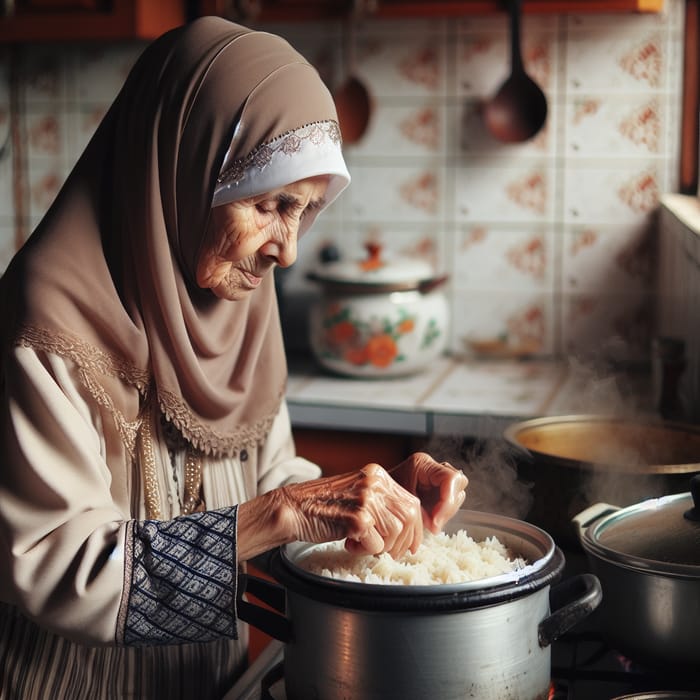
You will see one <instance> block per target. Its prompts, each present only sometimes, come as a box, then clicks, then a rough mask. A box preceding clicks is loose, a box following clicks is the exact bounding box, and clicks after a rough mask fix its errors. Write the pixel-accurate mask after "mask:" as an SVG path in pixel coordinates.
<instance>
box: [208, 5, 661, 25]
mask: <svg viewBox="0 0 700 700" xmlns="http://www.w3.org/2000/svg"><path fill="white" fill-rule="evenodd" d="M355 4H357V5H358V6H359V7H360V8H361V9H362V11H363V13H365V14H368V15H373V16H376V17H385V18H388V17H395V18H400V17H430V16H433V17H438V16H444V17H457V16H461V15H486V14H492V13H495V12H503V11H504V10H505V9H506V4H505V3H504V2H503V0H360V1H359V2H358V1H357V0H355V2H353V0H344V1H341V0H337V1H334V2H329V1H328V0H200V3H199V12H200V13H201V14H211V15H222V16H224V17H229V18H230V19H234V20H238V21H290V22H291V21H308V20H314V19H317V20H318V19H336V18H340V17H343V16H346V15H348V13H350V11H351V10H352V9H353V6H354V5H355ZM662 8H663V0H523V12H525V13H547V14H560V13H600V12H659V11H660V10H661V9H662Z"/></svg>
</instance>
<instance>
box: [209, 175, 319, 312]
mask: <svg viewBox="0 0 700 700" xmlns="http://www.w3.org/2000/svg"><path fill="white" fill-rule="evenodd" d="M329 179H330V178H329V176H327V175H319V176H317V177H310V178H307V179H305V180H299V181H298V182H293V183H292V184H291V185H286V186H285V187H281V188H280V189H277V190H273V191H272V192H266V193H265V194H261V195H257V196H255V197H250V198H249V199H243V200H239V201H237V202H231V203H229V204H222V205H221V206H218V207H214V208H213V209H212V212H211V217H210V219H209V228H208V229H207V233H206V236H205V240H204V246H203V248H202V252H201V253H200V256H199V261H198V263H197V284H198V285H199V286H200V287H202V288H203V289H211V291H212V292H213V293H214V294H215V295H216V296H217V297H219V298H221V299H228V300H229V301H236V300H238V299H243V298H245V297H246V296H247V295H248V294H250V293H251V292H252V291H253V290H254V289H256V288H257V287H258V286H259V285H260V283H261V282H262V279H263V277H265V275H266V274H268V272H270V270H272V269H273V268H274V266H275V265H279V266H280V267H288V266H289V265H291V264H292V263H293V262H294V261H295V260H296V257H297V233H298V231H299V226H300V224H301V221H302V219H303V217H304V216H305V215H307V214H308V213H310V212H311V211H313V210H314V209H320V208H321V207H322V206H323V203H324V199H323V198H324V196H325V194H326V189H327V187H328V182H329Z"/></svg>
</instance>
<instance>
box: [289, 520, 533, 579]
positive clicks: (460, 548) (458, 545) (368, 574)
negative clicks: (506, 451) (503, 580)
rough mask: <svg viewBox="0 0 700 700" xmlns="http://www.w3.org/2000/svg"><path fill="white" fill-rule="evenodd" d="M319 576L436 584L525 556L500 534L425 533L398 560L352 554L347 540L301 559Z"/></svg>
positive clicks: (520, 563)
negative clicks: (511, 549)
mask: <svg viewBox="0 0 700 700" xmlns="http://www.w3.org/2000/svg"><path fill="white" fill-rule="evenodd" d="M298 564H299V566H300V567H301V568H303V569H304V570H306V571H309V572H311V573H314V574H318V575H320V576H326V577H330V578H334V579H340V580H343V581H356V582H359V583H374V584H403V585H414V586H416V585H434V584H441V583H465V582H467V581H475V580H478V579H483V578H488V577H491V576H498V575H499V574H505V573H509V572H511V571H515V570H517V569H521V568H523V567H524V566H525V565H526V562H525V560H524V559H522V558H520V557H511V555H510V553H509V552H508V550H507V549H506V547H505V546H504V545H503V544H502V543H501V542H500V541H499V540H498V539H497V538H496V537H488V538H487V539H485V540H483V541H481V542H476V541H475V540H473V539H472V538H471V537H470V536H469V535H468V534H467V532H466V531H465V530H458V531H457V532H455V533H454V534H452V535H448V534H447V533H445V532H441V533H439V534H437V535H433V534H431V533H429V532H426V533H425V535H424V537H423V542H422V543H421V545H420V547H418V551H417V552H416V553H415V554H411V552H410V551H409V552H406V554H404V555H403V556H402V557H400V558H399V559H393V558H392V557H391V556H390V555H389V554H386V553H385V554H379V555H372V554H361V555H357V554H352V553H350V552H348V551H347V550H346V549H345V545H344V542H343V541H342V540H341V541H337V542H327V543H325V544H322V545H318V546H317V547H315V548H314V550H313V551H312V552H311V553H309V554H308V555H306V556H305V557H304V558H303V559H300V561H299V562H298Z"/></svg>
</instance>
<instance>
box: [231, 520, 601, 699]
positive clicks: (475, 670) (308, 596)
mask: <svg viewBox="0 0 700 700" xmlns="http://www.w3.org/2000/svg"><path fill="white" fill-rule="evenodd" d="M460 528H463V529H466V530H467V532H468V533H469V534H470V536H471V537H473V538H474V539H476V540H481V539H484V538H486V537H488V536H492V535H494V536H496V537H497V538H498V539H499V540H500V541H501V542H503V543H504V544H505V545H506V546H507V547H508V548H509V549H510V550H511V552H512V553H513V554H515V555H519V556H522V557H524V558H525V559H526V560H527V561H528V562H529V563H528V565H527V567H526V568H524V569H521V570H520V571H517V572H513V573H511V574H507V575H501V576H497V577H491V578H488V579H483V580H481V581H474V582H469V583H463V584H449V585H438V586H401V585H373V584H362V583H352V582H345V581H339V580H334V579H330V578H326V577H321V576H316V575H314V574H311V573H308V572H307V571H305V570H304V569H302V568H301V567H300V566H297V565H296V564H295V561H298V560H299V557H301V556H303V555H304V554H307V553H308V551H309V548H311V547H313V546H314V545H309V544H308V543H295V544H293V545H286V546H285V547H284V548H282V549H281V550H279V551H278V552H277V553H276V555H275V557H274V558H273V561H272V567H271V568H272V574H273V576H274V577H275V579H276V580H277V581H279V582H280V583H281V584H282V586H280V585H277V584H271V583H269V582H266V581H262V580H261V579H256V578H253V577H248V578H247V580H245V581H243V582H242V583H243V585H241V586H240V588H241V589H243V588H245V586H247V588H248V590H249V592H251V593H253V594H254V595H255V596H257V597H260V598H261V599H262V600H264V602H266V603H268V604H269V605H272V607H274V608H275V609H276V610H278V611H279V612H281V613H283V615H277V614H275V613H272V612H270V611H269V610H265V609H263V608H262V607H259V606H256V605H253V604H251V603H250V602H249V601H245V600H239V601H238V615H239V617H241V618H242V619H244V620H246V621H248V622H250V623H251V624H254V625H255V626H257V627H259V628H260V629H262V630H263V631H264V632H266V633H267V634H270V635H271V636H273V637H276V638H277V639H281V640H283V641H284V642H285V651H284V658H285V662H284V666H285V668H284V674H285V686H286V692H287V696H288V697H289V698H290V700H308V699H309V698H314V699H315V700H338V699H339V698H343V700H392V699H395V700H399V699H400V700H425V698H440V700H452V699H455V700H456V699H457V698H460V700H462V699H463V698H465V697H475V698H479V699H480V700H505V699H506V698H509V699H512V700H544V698H546V697H547V693H548V689H549V685H550V679H551V658H550V657H551V650H550V644H551V642H552V641H553V640H554V639H556V638H557V637H559V636H560V635H561V634H563V633H564V632H565V631H566V630H568V629H569V628H570V627H572V626H573V625H574V624H576V623H577V622H578V621H580V620H581V619H583V618H584V617H586V616H587V615H588V614H589V613H590V612H592V611H593V610H594V609H595V608H596V607H597V605H598V603H599V602H600V596H601V592H600V583H599V582H598V580H597V578H596V577H595V576H593V575H592V574H581V575H579V576H576V577H573V578H571V579H567V580H565V581H563V582H561V583H559V584H557V585H556V586H555V587H554V588H551V585H552V583H553V582H554V581H555V579H557V578H558V577H559V576H560V574H561V572H562V569H563V566H564V555H563V554H562V552H561V550H559V549H558V548H557V547H556V546H555V545H554V542H553V541H552V538H551V537H550V536H549V535H548V534H547V533H546V532H544V531H542V530H540V529H539V528H536V527H534V526H533V525H531V524H529V523H525V522H523V521H519V520H514V519H511V518H506V517H503V516H499V515H494V514H489V513H480V512H475V511H466V510H463V511H460V512H459V513H458V514H457V515H456V516H455V517H454V518H453V519H452V521H450V523H449V524H448V526H447V527H446V530H447V531H448V532H454V531H456V530H458V529H460ZM550 594H551V595H550ZM550 597H551V599H552V601H553V602H552V606H553V607H554V608H555V611H554V612H550Z"/></svg>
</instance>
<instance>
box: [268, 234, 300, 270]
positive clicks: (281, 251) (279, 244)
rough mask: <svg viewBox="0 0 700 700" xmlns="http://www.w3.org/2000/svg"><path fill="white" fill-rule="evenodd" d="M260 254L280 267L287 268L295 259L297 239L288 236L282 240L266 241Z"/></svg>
mask: <svg viewBox="0 0 700 700" xmlns="http://www.w3.org/2000/svg"><path fill="white" fill-rule="evenodd" d="M261 252H262V254H263V255H265V256H267V257H268V258H271V259H273V260H274V261H275V262H276V263H277V265H279V266H280V267H289V266H290V265H291V264H293V263H294V261H295V260H296V259H297V237H296V235H294V236H289V237H287V238H284V239H280V240H274V241H268V242H267V243H265V245H264V246H263V247H262V249H261Z"/></svg>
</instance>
